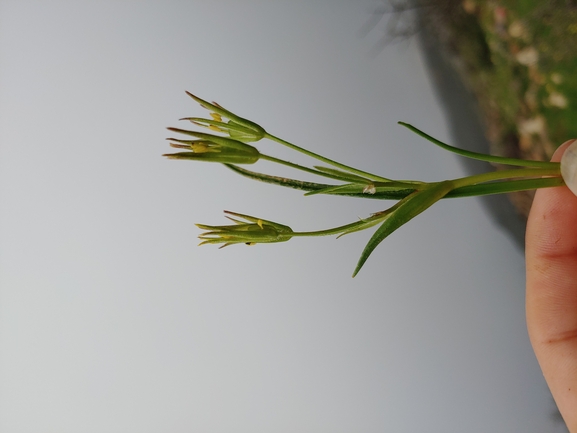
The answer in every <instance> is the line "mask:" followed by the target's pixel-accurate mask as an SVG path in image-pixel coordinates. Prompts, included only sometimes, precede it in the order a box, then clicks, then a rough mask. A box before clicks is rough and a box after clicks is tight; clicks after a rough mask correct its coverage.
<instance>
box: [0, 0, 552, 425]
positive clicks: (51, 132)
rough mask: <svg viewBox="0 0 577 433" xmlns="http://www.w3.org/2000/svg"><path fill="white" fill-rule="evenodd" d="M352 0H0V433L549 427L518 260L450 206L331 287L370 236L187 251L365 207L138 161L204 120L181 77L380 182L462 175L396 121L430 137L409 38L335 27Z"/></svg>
mask: <svg viewBox="0 0 577 433" xmlns="http://www.w3.org/2000/svg"><path fill="white" fill-rule="evenodd" d="M376 4H378V3H372V2H371V1H360V2H345V1H328V0H326V1H317V2H314V4H310V3H307V2H303V1H296V2H295V1H292V2H289V1H272V2H269V1H264V0H263V1H242V2H240V1H237V2H233V1H222V2H208V1H190V2H179V1H170V2H160V1H156V2H152V1H149V2H129V1H122V2H118V1H99V2H75V1H51V2H40V1H24V2H23V1H15V0H14V1H10V0H5V1H3V2H1V3H0V154H1V158H0V209H1V210H0V430H1V431H3V432H18V433H20V432H22V433H24V432H39V431H42V432H79V431H82V432H103V431H106V432H157V431H171V432H191V431H192V432H201V431H202V432H233V431H234V432H295V431H299V432H319V433H320V432H352V431H355V432H361V431H362V432H382V431H391V432H393V431H394V432H414V431H430V432H463V431H467V432H471V433H473V432H487V431H491V432H513V431H523V432H543V431H547V432H552V431H562V427H561V425H560V424H559V423H558V422H556V421H555V420H554V419H552V414H553V413H554V406H553V402H552V400H551V399H550V397H549V393H548V391H547V388H546V385H545V382H544V380H543V379H542V377H541V373H540V371H539V369H538V366H537V363H536V361H535V359H534V356H533V353H532V350H531V348H530V345H529V342H528V338H527V336H526V331H525V322H524V264H523V256H522V253H521V252H519V251H518V250H516V249H515V247H514V245H513V243H512V242H511V241H510V240H509V239H508V238H507V236H506V235H505V234H504V233H502V232H500V231H499V230H498V228H496V226H495V225H494V224H493V223H492V222H491V221H490V219H489V218H488V216H487V214H486V213H485V211H484V210H483V208H482V207H481V206H480V203H479V202H478V201H477V200H476V199H463V200H452V201H444V202H442V203H438V204H436V205H435V206H434V207H433V208H431V209H429V210H428V211H427V212H426V213H425V214H423V215H421V216H419V217H418V218H416V219H415V220H414V221H412V222H410V224H409V225H407V226H406V227H403V228H402V229H401V230H400V231H398V232H397V233H395V234H394V235H392V236H391V237H390V238H389V239H387V240H386V241H385V242H384V243H383V244H381V245H380V246H379V247H378V249H377V250H376V251H375V252H374V253H373V255H372V256H371V258H370V259H369V260H368V262H367V263H366V265H365V267H364V268H363V270H362V271H361V273H360V274H359V275H358V276H357V277H356V278H355V279H351V277H350V276H351V273H352V271H353V269H354V266H355V264H356V261H357V259H358V257H359V255H360V252H361V251H362V249H363V247H364V245H365V243H366V242H367V240H368V239H369V237H370V234H371V233H370V232H362V233H359V234H355V235H350V236H346V237H344V238H341V239H339V240H335V239H334V237H329V238H320V239H319V238H317V239H293V240H291V241H290V242H288V243H286V244H273V245H260V246H256V247H252V248H248V247H245V246H236V247H230V248H227V249H224V250H217V249H216V248H214V247H210V246H208V247H203V248H198V247H196V244H197V243H198V240H197V238H196V237H197V236H198V234H199V230H198V229H197V228H196V227H195V226H194V224H193V223H195V222H202V223H207V224H221V223H223V222H224V221H225V220H224V218H223V216H222V210H223V209H227V210H232V211H237V212H241V213H246V214H250V215H256V216H259V217H261V218H264V219H269V220H273V221H277V222H280V223H284V224H287V225H290V226H291V227H292V228H293V229H295V230H314V229H322V228H327V227H331V226H334V225H340V224H344V223H348V222H351V221H354V220H356V219H357V218H358V217H363V216H367V215H369V214H370V213H371V212H375V211H378V210H382V209H383V208H385V207H388V206H389V205H390V204H391V203H387V202H378V201H371V200H366V201H363V200H359V199H343V198H337V197H321V196H316V197H303V196H302V193H301V192H298V191H293V190H286V189H280V188H278V187H274V186H270V185H265V184H259V183H254V182H251V181H249V180H246V179H243V178H240V177H238V176H237V175H235V174H234V173H232V172H230V171H228V170H227V169H225V168H224V167H221V166H218V165H211V164H198V163H194V162H181V161H169V160H166V159H163V158H162V157H161V156H160V155H161V154H162V153H165V152H167V151H169V150H170V149H169V148H168V146H167V143H166V142H165V138H166V137H167V136H168V135H170V134H169V133H168V132H167V131H166V130H165V127H166V126H185V125H179V122H178V120H177V119H179V118H181V117H185V116H205V115H206V112H204V111H203V110H202V109H201V108H200V107H199V106H198V105H197V104H196V103H194V102H193V101H192V100H191V99H190V98H188V97H187V96H186V95H185V94H184V90H189V91H191V92H194V93H196V94H198V95H199V96H200V97H203V98H205V99H208V100H216V101H217V102H219V103H220V104H222V105H224V106H225V107H227V108H229V109H231V110H233V111H235V112H237V113H238V114H240V115H242V116H244V117H248V118H250V119H251V120H254V121H256V122H258V123H260V124H261V125H263V126H264V127H265V128H266V129H267V130H269V131H270V132H271V133H273V134H275V135H278V136H281V137H283V138H286V139H288V140H291V141H293V142H295V143H297V144H299V145H302V146H304V147H306V148H309V149H310V150H313V151H316V152H318V153H321V154H324V155H326V156H329V157H331V158H334V159H336V160H340V161H343V162H345V163H348V164H350V165H353V166H358V167H359V168H362V169H365V170H368V171H375V172H378V173H380V174H382V175H383V176H386V177H392V178H401V179H406V178H413V179H420V180H438V179H442V178H450V177H456V176H460V175H463V174H464V173H463V171H462V169H461V167H460V166H459V163H458V160H457V159H456V158H455V157H454V156H452V155H450V154H448V153H446V152H444V151H442V150H440V149H437V148H434V146H432V145H430V144H428V143H426V142H424V141H423V140H422V139H420V138H418V137H416V136H414V135H412V134H411V133H410V132H408V131H407V130H405V129H403V128H401V127H400V126H397V125H396V121H397V120H404V121H407V122H410V123H414V124H415V125H416V126H418V127H420V128H422V129H424V130H426V131H427V132H429V133H430V134H432V135H434V136H435V137H437V138H439V139H443V140H448V139H449V137H448V136H447V129H446V126H445V120H444V118H443V115H442V112H441V110H440V107H439V106H438V104H437V101H436V99H435V97H434V95H433V92H432V89H431V87H430V83H429V80H428V78H427V76H426V73H425V71H424V69H423V63H422V60H421V55H420V53H419V51H418V46H417V43H416V41H414V40H413V41H411V42H410V43H408V44H403V45H401V46H394V47H389V48H387V49H386V50H385V51H384V52H383V53H381V54H380V55H378V56H372V55H371V52H372V51H371V50H372V48H373V47H374V44H375V43H376V42H377V40H378V38H379V37H380V33H379V32H378V31H375V32H374V33H371V34H369V36H368V37H366V38H360V37H359V35H358V34H359V31H360V29H361V28H362V26H363V25H364V24H365V23H366V22H367V20H368V19H369V14H370V11H371V7H372V6H374V5H376ZM180 123H182V122H180ZM258 147H259V148H260V149H262V150H266V152H267V153H270V154H274V155H279V156H285V157H288V158H290V159H291V160H294V161H305V160H303V159H302V158H300V157H298V156H297V157H294V156H293V155H292V154H291V153H289V152H287V151H286V150H284V149H279V148H278V146H277V145H275V144H273V143H266V142H259V143H258ZM257 168H258V167H257ZM261 168H263V169H268V168H269V166H266V165H263V166H262V167H261ZM297 175H298V174H297Z"/></svg>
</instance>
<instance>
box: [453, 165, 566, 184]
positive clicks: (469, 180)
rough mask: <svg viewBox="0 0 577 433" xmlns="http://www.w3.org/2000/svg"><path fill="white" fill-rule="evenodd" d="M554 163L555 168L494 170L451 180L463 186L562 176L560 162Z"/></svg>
mask: <svg viewBox="0 0 577 433" xmlns="http://www.w3.org/2000/svg"><path fill="white" fill-rule="evenodd" d="M553 164H555V165H554V166H553V168H521V169H515V170H501V171H492V172H489V173H482V174H476V175H473V176H467V177H461V178H458V179H453V180H452V181H451V182H453V185H454V187H455V188H461V187H464V186H470V185H477V184H481V183H485V182H492V181H497V180H501V179H514V178H521V179H522V178H541V177H560V176H561V168H560V164H558V163H553Z"/></svg>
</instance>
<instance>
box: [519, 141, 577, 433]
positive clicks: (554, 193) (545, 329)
mask: <svg viewBox="0 0 577 433" xmlns="http://www.w3.org/2000/svg"><path fill="white" fill-rule="evenodd" d="M573 142H574V140H570V141H567V142H565V143H563V144H562V145H561V146H560V147H559V149H558V150H557V151H556V152H555V154H554V155H553V158H552V161H557V162H558V161H560V160H561V157H562V155H563V153H564V152H565V151H566V149H567V147H568V146H570V145H571V144H572V143H573ZM525 241H526V265H527V297H526V311H527V328H528V331H529V338H530V340H531V344H532V345H533V350H534V351H535V355H536V356H537V360H538V361H539V365H540V366H541V370H542V371H543V374H544V376H545V380H546V381H547V384H548V385H549V389H550V390H551V393H552V394H553V398H554V399H555V402H556V403H557V406H558V408H559V411H560V412H561V415H562V416H563V419H564V420H565V423H566V424H567V427H568V428H569V431H570V432H571V433H577V196H575V195H574V194H573V193H572V192H571V191H570V190H569V188H567V187H565V186H563V187H558V188H546V189H541V190H538V191H537V192H536V194H535V199H534V201H533V206H532V208H531V212H530V214H529V219H528V221H527V234H526V238H525Z"/></svg>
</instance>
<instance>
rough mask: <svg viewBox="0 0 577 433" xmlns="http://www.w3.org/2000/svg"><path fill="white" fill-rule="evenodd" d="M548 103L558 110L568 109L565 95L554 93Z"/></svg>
mask: <svg viewBox="0 0 577 433" xmlns="http://www.w3.org/2000/svg"><path fill="white" fill-rule="evenodd" d="M547 103H548V104H549V105H551V106H553V107H557V108H567V104H568V102H567V98H566V97H565V95H563V94H562V93H559V92H553V93H551V94H550V95H549V98H547Z"/></svg>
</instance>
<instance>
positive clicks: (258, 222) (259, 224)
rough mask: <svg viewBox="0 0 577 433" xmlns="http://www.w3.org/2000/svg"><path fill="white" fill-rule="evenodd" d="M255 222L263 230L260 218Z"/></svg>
mask: <svg viewBox="0 0 577 433" xmlns="http://www.w3.org/2000/svg"><path fill="white" fill-rule="evenodd" d="M256 223H257V224H258V226H259V227H260V228H261V229H263V230H264V227H263V226H262V220H258V221H257V222H256Z"/></svg>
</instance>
